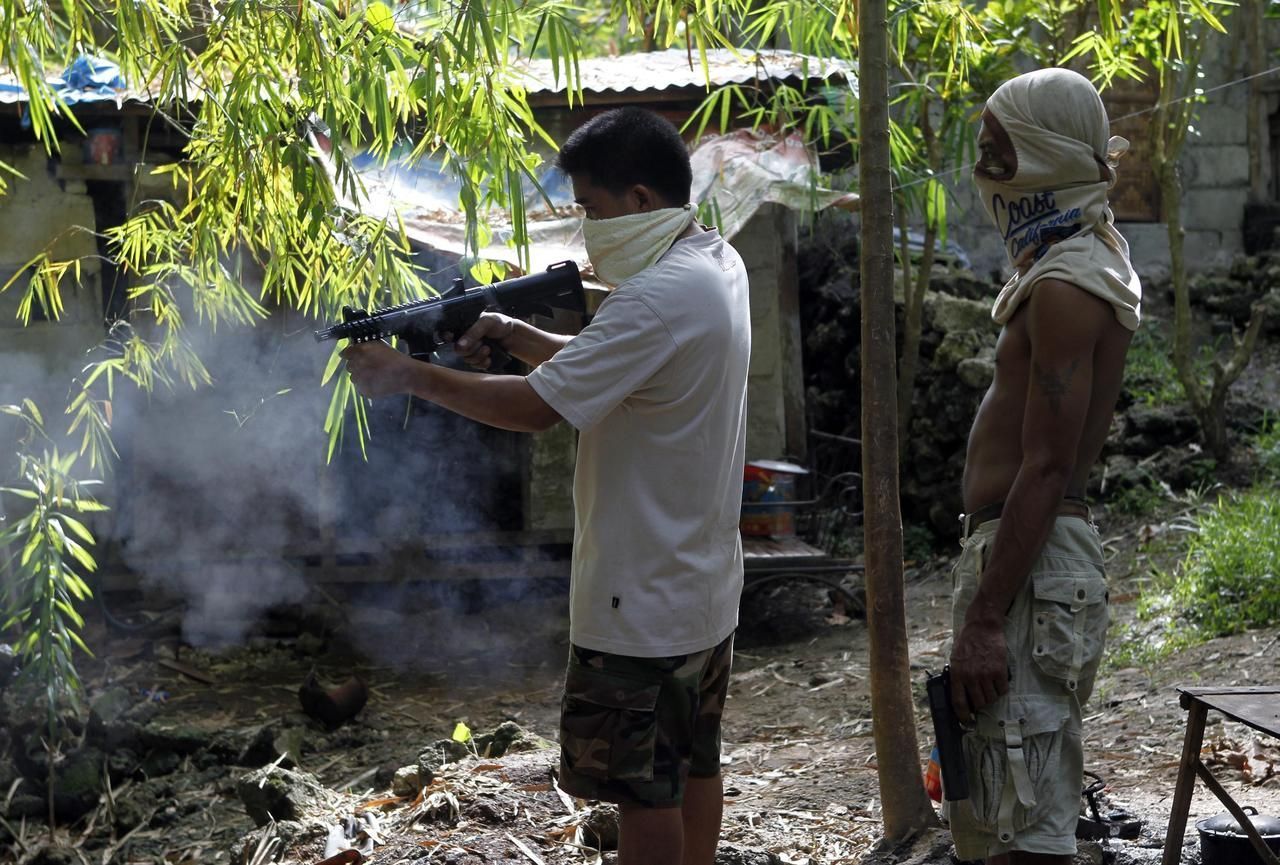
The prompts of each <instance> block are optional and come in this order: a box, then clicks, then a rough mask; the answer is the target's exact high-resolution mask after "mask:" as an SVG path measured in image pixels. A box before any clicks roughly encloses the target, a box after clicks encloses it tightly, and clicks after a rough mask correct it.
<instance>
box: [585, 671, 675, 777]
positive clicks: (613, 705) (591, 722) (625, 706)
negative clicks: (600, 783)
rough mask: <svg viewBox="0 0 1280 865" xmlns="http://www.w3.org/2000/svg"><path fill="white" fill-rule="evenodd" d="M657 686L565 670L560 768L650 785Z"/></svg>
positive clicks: (603, 675)
mask: <svg viewBox="0 0 1280 865" xmlns="http://www.w3.org/2000/svg"><path fill="white" fill-rule="evenodd" d="M661 688H662V685H661V683H658V682H645V681H642V680H639V679H633V678H629V677H627V676H620V675H617V674H616V673H610V672H608V671H605V670H597V669H593V668H591V667H570V668H569V671H568V673H567V675H566V677H565V686H564V704H563V706H562V710H561V713H560V748H561V750H562V751H563V754H564V760H565V763H566V765H567V766H568V768H569V769H570V770H572V771H573V772H575V773H577V774H579V775H583V776H585V777H588V778H596V779H600V780H613V781H652V780H653V754H654V749H655V746H656V745H657V739H658V725H657V712H656V707H657V705H658V693H659V691H660V690H661Z"/></svg>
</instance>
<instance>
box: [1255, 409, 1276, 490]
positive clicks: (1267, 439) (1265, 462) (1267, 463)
mask: <svg viewBox="0 0 1280 865" xmlns="http://www.w3.org/2000/svg"><path fill="white" fill-rule="evenodd" d="M1253 449H1254V452H1255V453H1256V454H1257V459H1258V473H1259V475H1260V477H1259V479H1258V482H1259V483H1266V482H1268V481H1270V482H1275V481H1280V417H1276V416H1275V415H1268V416H1267V417H1266V419H1265V420H1263V422H1262V429H1261V431H1259V433H1258V434H1257V435H1256V436H1254V437H1253Z"/></svg>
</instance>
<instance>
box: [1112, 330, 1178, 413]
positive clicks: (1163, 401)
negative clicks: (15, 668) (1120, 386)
mask: <svg viewBox="0 0 1280 865" xmlns="http://www.w3.org/2000/svg"><path fill="white" fill-rule="evenodd" d="M1154 324H1155V325H1156V326H1153V324H1152V323H1145V322H1144V324H1143V326H1142V327H1140V328H1138V331H1137V333H1135V334H1134V335H1133V342H1132V343H1130V345H1129V354H1128V355H1127V356H1126V357H1125V362H1124V387H1125V390H1127V391H1128V392H1129V394H1130V395H1131V396H1132V397H1133V399H1134V401H1135V402H1139V403H1142V404H1143V405H1147V406H1163V405H1176V404H1177V403H1179V402H1181V401H1182V387H1181V385H1179V384H1178V371H1177V370H1176V369H1174V366H1173V350H1172V348H1171V347H1170V345H1169V340H1168V338H1167V337H1165V335H1164V333H1163V332H1162V331H1161V330H1160V328H1159V327H1158V323H1154Z"/></svg>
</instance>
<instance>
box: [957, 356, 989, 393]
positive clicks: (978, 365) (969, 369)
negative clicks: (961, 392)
mask: <svg viewBox="0 0 1280 865" xmlns="http://www.w3.org/2000/svg"><path fill="white" fill-rule="evenodd" d="M956 376H957V377H958V378H959V379H960V381H962V382H964V383H965V384H966V385H968V386H969V387H971V388H973V389H974V390H986V389H987V388H989V387H990V386H991V382H993V381H994V380H995V377H996V362H995V359H994V358H989V357H969V358H965V359H964V360H962V361H960V363H958V364H956Z"/></svg>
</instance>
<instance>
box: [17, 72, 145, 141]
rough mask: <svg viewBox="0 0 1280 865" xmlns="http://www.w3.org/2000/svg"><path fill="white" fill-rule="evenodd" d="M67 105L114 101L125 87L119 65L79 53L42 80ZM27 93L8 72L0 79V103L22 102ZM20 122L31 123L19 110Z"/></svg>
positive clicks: (126, 86) (124, 90)
mask: <svg viewBox="0 0 1280 865" xmlns="http://www.w3.org/2000/svg"><path fill="white" fill-rule="evenodd" d="M46 80H47V81H48V82H49V86H50V87H52V88H53V90H54V92H55V93H57V94H58V96H59V98H61V99H62V101H63V102H65V103H66V104H67V105H75V104H77V103H80V102H105V101H111V102H116V101H118V100H120V99H121V98H122V97H123V96H124V94H125V92H126V91H127V90H128V85H126V84H125V81H124V79H123V78H121V77H120V67H118V66H116V64H114V63H112V62H111V61H109V60H103V59H101V58H99V57H90V56H89V55H87V54H82V55H81V56H79V57H77V58H76V60H75V62H74V63H72V64H71V65H70V66H68V67H67V68H66V69H65V70H63V72H62V74H61V75H57V76H54V77H52V78H48V79H46ZM28 99H29V96H28V94H27V91H26V90H25V89H24V88H23V86H22V85H21V84H20V83H19V82H18V81H17V80H16V78H14V76H13V75H12V74H9V75H5V76H3V78H0V102H26V101H28ZM22 125H23V126H24V127H28V126H30V125H31V116H30V114H29V113H28V112H26V111H24V112H22Z"/></svg>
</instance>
